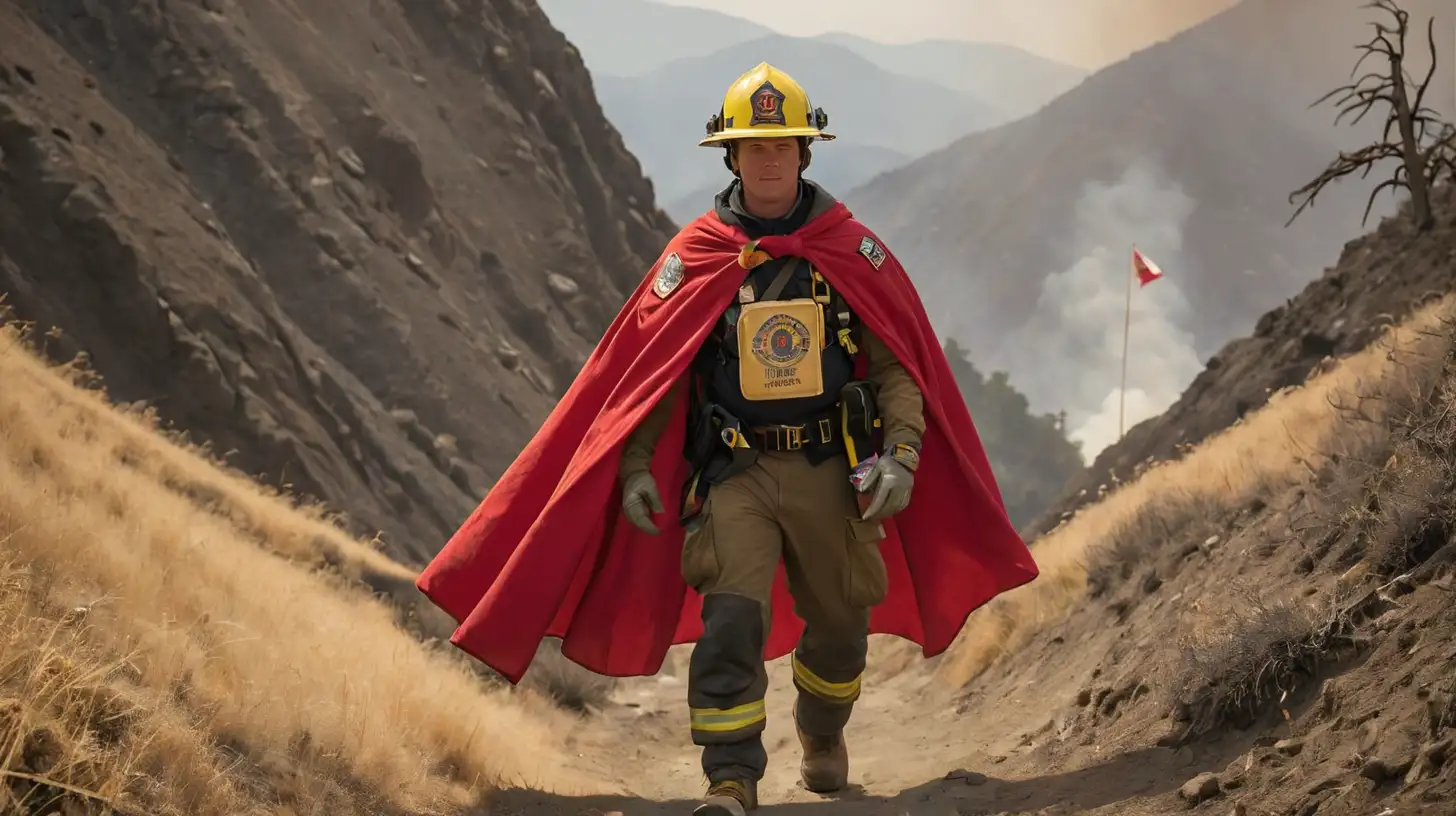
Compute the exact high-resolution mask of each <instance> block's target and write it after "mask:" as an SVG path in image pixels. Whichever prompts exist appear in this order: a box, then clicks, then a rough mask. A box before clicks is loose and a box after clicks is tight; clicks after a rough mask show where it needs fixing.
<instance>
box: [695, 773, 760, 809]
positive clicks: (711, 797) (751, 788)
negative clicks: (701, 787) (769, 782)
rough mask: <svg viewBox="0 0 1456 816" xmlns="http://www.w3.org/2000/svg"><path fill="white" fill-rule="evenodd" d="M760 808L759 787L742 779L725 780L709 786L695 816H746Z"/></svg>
mask: <svg viewBox="0 0 1456 816" xmlns="http://www.w3.org/2000/svg"><path fill="white" fill-rule="evenodd" d="M757 807H758V785H757V784H755V783H754V782H752V781H748V780H742V779H724V780H721V781H719V782H714V783H713V784H712V785H709V786H708V795H707V796H706V797H704V798H703V803H702V804H701V805H698V806H697V807H696V808H693V816H745V814H747V813H748V811H750V810H754V809H755V808H757Z"/></svg>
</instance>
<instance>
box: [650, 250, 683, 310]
mask: <svg viewBox="0 0 1456 816" xmlns="http://www.w3.org/2000/svg"><path fill="white" fill-rule="evenodd" d="M683 274H684V273H683V262H682V258H679V257H678V256H677V253H676V252H674V253H672V254H671V255H668V256H667V257H666V258H665V259H663V261H662V266H661V267H660V268H659V269H658V270H657V277H656V278H655V279H654V280H653V281H652V292H653V294H655V295H657V296H658V297H660V298H663V299H664V300H665V299H667V296H668V295H670V294H672V293H673V291H674V290H676V289H677V287H678V284H680V283H682V281H683Z"/></svg>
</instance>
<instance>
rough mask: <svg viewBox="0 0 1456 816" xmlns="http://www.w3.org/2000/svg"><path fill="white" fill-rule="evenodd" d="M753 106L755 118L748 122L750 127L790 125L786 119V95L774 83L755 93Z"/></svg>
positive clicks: (761, 86) (762, 86)
mask: <svg viewBox="0 0 1456 816" xmlns="http://www.w3.org/2000/svg"><path fill="white" fill-rule="evenodd" d="M752 105H753V118H752V119H750V120H749V122H748V124H749V126H750V127H752V126H754V125H787V124H788V121H787V120H786V119H785V118H784V94H783V92H782V91H780V90H779V89H778V88H775V87H774V86H773V83H772V82H765V83H763V84H762V85H760V86H758V90H756V91H754V92H753V101H752Z"/></svg>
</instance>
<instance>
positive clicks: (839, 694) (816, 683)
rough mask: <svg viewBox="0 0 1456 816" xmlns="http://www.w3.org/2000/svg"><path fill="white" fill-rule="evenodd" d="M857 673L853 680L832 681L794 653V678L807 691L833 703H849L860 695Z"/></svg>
mask: <svg viewBox="0 0 1456 816" xmlns="http://www.w3.org/2000/svg"><path fill="white" fill-rule="evenodd" d="M862 676H863V675H857V676H856V677H855V678H854V679H853V680H850V681H848V682H845V683H831V682H829V681H828V680H825V679H824V678H822V677H820V676H819V675H817V674H815V673H814V672H813V671H811V670H810V669H809V667H808V666H805V665H804V664H803V663H800V662H799V656H798V655H794V680H796V681H797V682H798V684H799V685H800V686H801V687H802V688H803V689H804V690H805V691H807V692H809V693H810V694H812V695H814V696H815V697H818V698H819V699H821V700H827V701H828V702H831V703H849V702H853V701H854V700H855V699H857V698H858V697H859V690H860V677H862Z"/></svg>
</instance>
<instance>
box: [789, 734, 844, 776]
mask: <svg viewBox="0 0 1456 816" xmlns="http://www.w3.org/2000/svg"><path fill="white" fill-rule="evenodd" d="M794 728H795V730H797V731H798V732H799V745H801V746H803V748H804V760H803V762H801V763H800V764H799V775H800V776H801V777H803V779H804V787H806V788H808V789H809V790H811V791H813V792H815V793H831V792H833V791H837V790H839V789H841V788H843V787H844V786H845V785H847V784H849V749H848V748H846V747H845V745H844V732H843V731H840V732H839V733H837V734H831V735H829V736H819V735H817V734H806V733H804V729H803V728H802V727H800V726H799V725H798V724H797V723H795V725H794Z"/></svg>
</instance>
